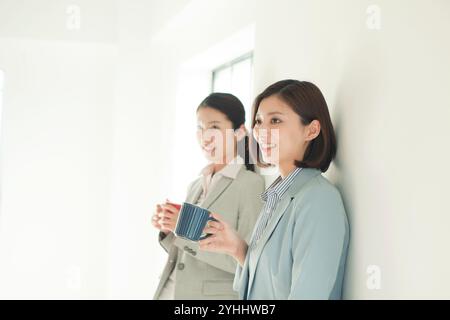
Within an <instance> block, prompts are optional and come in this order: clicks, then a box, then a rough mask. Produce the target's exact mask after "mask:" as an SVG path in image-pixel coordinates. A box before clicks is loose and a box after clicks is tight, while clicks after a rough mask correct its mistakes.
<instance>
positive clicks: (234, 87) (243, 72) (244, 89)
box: [230, 59, 253, 127]
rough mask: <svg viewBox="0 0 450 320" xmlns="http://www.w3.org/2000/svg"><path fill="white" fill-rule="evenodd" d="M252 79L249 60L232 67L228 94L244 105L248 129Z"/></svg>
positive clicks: (250, 61)
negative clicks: (231, 94)
mask: <svg viewBox="0 0 450 320" xmlns="http://www.w3.org/2000/svg"><path fill="white" fill-rule="evenodd" d="M252 78H253V77H252V60H251V59H245V60H243V61H240V62H238V63H236V64H234V65H233V67H232V76H231V91H230V92H231V93H233V94H234V95H235V96H236V97H238V98H239V99H240V100H241V102H242V103H243V104H244V107H245V117H246V124H247V127H249V124H250V117H251V103H252V102H251V100H252V97H251V94H252V85H253V84H252Z"/></svg>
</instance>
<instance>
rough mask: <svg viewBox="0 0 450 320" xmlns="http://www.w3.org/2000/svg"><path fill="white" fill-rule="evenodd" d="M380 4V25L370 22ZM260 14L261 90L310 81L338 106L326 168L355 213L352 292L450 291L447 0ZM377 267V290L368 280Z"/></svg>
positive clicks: (283, 4)
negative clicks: (333, 155) (287, 81)
mask: <svg viewBox="0 0 450 320" xmlns="http://www.w3.org/2000/svg"><path fill="white" fill-rule="evenodd" d="M373 4H376V5H378V7H379V8H380V9H381V25H380V26H381V29H380V30H372V29H369V28H367V24H366V22H367V20H368V19H370V18H371V17H372V15H371V14H369V15H368V14H367V13H366V9H367V8H368V7H369V5H373ZM259 13H260V15H259V16H258V21H257V39H256V49H255V51H256V54H255V70H256V74H255V76H256V87H257V89H259V90H261V89H262V88H264V87H265V86H266V85H267V84H269V83H271V82H273V81H276V80H278V79H281V78H288V77H293V78H297V79H305V80H310V81H313V82H315V83H316V84H317V85H318V86H319V87H320V88H321V89H322V90H323V92H324V94H325V96H326V99H327V101H328V104H329V107H330V109H331V112H332V117H333V121H334V124H335V126H336V131H337V136H338V142H339V151H338V156H337V159H336V163H335V164H336V165H335V166H333V168H332V170H331V171H330V172H329V174H328V176H329V177H330V179H331V180H333V181H334V182H335V183H336V184H337V185H338V186H339V188H340V190H341V192H342V195H343V196H344V199H345V205H346V208H347V212H348V215H349V217H350V221H351V244H350V254H349V259H348V267H347V270H346V271H347V272H346V281H345V292H344V293H345V297H346V298H350V299H353V298H356V299H361V298H362V299H364V298H367V299H370V298H387V299H390V298H447V299H448V298H450V291H449V289H448V288H449V286H450V276H449V275H448V272H447V271H448V270H449V269H450V255H449V251H448V243H450V236H449V233H448V230H449V229H450V216H449V213H450V204H449V203H448V201H446V200H445V194H446V190H448V186H447V181H449V178H450V169H449V168H448V167H447V166H446V164H447V163H449V160H450V150H449V147H448V146H449V144H448V136H449V135H450V129H449V127H448V121H449V119H450V96H449V95H448V88H450V61H449V57H450V43H449V42H448V41H445V40H444V39H448V37H449V32H450V19H449V18H450V3H449V2H448V1H445V0H441V1H432V2H430V1H421V0H417V1H401V0H397V1H387V0H386V1H360V0H355V1H328V0H320V1H287V0H285V1H277V2H274V1H270V2H267V6H264V7H262V8H261V10H259ZM269 20H271V21H275V23H265V21H269ZM370 265H376V266H378V267H379V268H380V271H381V288H380V290H369V289H368V287H367V286H366V282H367V280H373V279H372V276H373V274H368V273H367V268H368V266H370Z"/></svg>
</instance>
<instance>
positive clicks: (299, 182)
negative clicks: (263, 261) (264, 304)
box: [248, 168, 320, 293]
mask: <svg viewBox="0 0 450 320" xmlns="http://www.w3.org/2000/svg"><path fill="white" fill-rule="evenodd" d="M318 174H320V171H319V170H317V169H312V168H303V169H302V170H301V171H300V172H299V174H298V176H297V177H295V181H294V182H293V183H292V185H291V186H290V187H289V189H288V190H287V191H286V193H285V194H284V196H283V198H282V199H281V201H280V202H279V203H278V205H277V207H276V209H275V211H274V212H273V213H272V217H271V218H270V220H269V222H268V223H267V226H266V228H265V229H264V232H263V234H262V236H261V238H260V239H259V241H258V243H257V245H256V247H255V248H254V252H252V253H251V254H252V255H254V259H255V263H254V267H253V268H251V269H250V270H249V271H250V276H249V284H248V292H249V293H250V290H251V288H252V284H253V280H254V275H255V271H256V267H257V266H258V262H259V258H260V256H261V252H262V250H263V249H264V246H265V244H266V243H267V241H268V240H269V238H270V236H271V235H272V233H273V231H274V230H275V227H276V226H277V224H278V222H279V221H280V219H281V217H282V216H283V214H284V213H285V211H286V209H287V208H288V207H289V205H290V204H291V202H292V200H293V199H294V197H295V196H296V195H297V193H298V192H299V190H300V189H301V187H302V186H303V185H304V184H305V183H306V182H308V181H309V180H310V179H311V178H313V177H315V176H316V175H318Z"/></svg>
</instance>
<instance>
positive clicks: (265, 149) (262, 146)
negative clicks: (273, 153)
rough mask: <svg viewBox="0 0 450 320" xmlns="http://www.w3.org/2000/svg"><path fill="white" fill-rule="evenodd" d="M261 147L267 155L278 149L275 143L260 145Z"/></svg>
mask: <svg viewBox="0 0 450 320" xmlns="http://www.w3.org/2000/svg"><path fill="white" fill-rule="evenodd" d="M259 146H260V147H261V150H262V151H264V152H265V153H267V152H268V151H270V150H272V149H274V148H276V146H277V145H276V144H275V143H260V144H259Z"/></svg>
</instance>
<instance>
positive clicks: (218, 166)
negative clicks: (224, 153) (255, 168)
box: [213, 154, 237, 174]
mask: <svg viewBox="0 0 450 320" xmlns="http://www.w3.org/2000/svg"><path fill="white" fill-rule="evenodd" d="M236 156H237V155H236V154H235V155H233V157H230V156H228V157H225V158H224V159H222V162H221V163H214V166H213V169H214V170H213V174H214V173H216V172H217V171H220V170H222V169H223V168H225V166H226V165H227V164H229V163H230V162H231V161H232V160H233V159H234V158H236ZM227 160H228V161H227Z"/></svg>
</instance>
